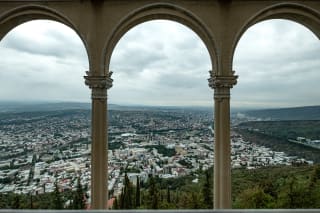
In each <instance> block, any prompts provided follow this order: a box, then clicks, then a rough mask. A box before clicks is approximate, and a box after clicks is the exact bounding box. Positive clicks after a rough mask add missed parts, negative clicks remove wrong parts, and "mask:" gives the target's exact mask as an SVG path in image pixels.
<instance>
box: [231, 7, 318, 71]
mask: <svg viewBox="0 0 320 213" xmlns="http://www.w3.org/2000/svg"><path fill="white" fill-rule="evenodd" d="M270 19H286V20H291V21H294V22H297V23H299V24H302V25H303V26H305V27H307V28H308V29H310V30H311V31H312V32H313V33H314V34H315V35H316V36H317V37H318V38H319V39H320V13H319V12H317V11H316V10H314V9H312V8H310V7H307V6H305V5H302V4H296V3H280V4H276V5H273V6H270V7H267V8H265V9H263V10H261V11H259V12H258V13H256V14H255V15H253V16H252V17H251V18H250V19H249V20H248V21H246V23H245V24H244V25H243V26H242V27H241V28H240V30H239V31H238V33H237V34H236V36H235V40H234V41H233V44H232V54H231V55H230V57H231V60H230V63H232V64H233V57H234V53H235V49H236V47H237V44H238V42H239V40H240V39H241V37H242V35H243V34H244V33H245V32H246V31H247V30H248V29H249V28H250V27H251V26H253V25H255V24H257V23H259V22H262V21H266V20H270ZM232 64H231V65H230V66H231V67H232Z"/></svg>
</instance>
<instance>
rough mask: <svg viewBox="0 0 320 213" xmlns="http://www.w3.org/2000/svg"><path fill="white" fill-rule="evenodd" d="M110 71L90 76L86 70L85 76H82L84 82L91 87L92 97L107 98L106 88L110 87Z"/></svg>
mask: <svg viewBox="0 0 320 213" xmlns="http://www.w3.org/2000/svg"><path fill="white" fill-rule="evenodd" d="M111 75H112V72H109V74H108V76H92V75H91V73H90V72H87V76H84V79H85V84H86V85H87V86H89V88H90V89H92V93H91V94H92V95H91V97H92V99H107V90H108V89H110V88H111V87H112V82H113V80H112V78H111Z"/></svg>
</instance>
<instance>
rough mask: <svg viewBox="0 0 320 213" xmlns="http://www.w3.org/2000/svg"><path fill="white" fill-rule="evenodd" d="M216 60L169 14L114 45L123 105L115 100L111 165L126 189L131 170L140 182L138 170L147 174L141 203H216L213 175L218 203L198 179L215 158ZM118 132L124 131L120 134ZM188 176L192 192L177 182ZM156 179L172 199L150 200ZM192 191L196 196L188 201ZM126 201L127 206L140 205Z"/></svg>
mask: <svg viewBox="0 0 320 213" xmlns="http://www.w3.org/2000/svg"><path fill="white" fill-rule="evenodd" d="M211 66H212V65H211V64H210V55H209V54H208V51H207V50H206V47H205V45H204V44H203V42H202V41H201V39H200V38H199V37H198V36H197V35H196V34H195V33H194V32H193V31H191V30H190V29H189V28H187V27H185V26H183V25H181V24H179V23H176V22H173V21H168V20H153V21H147V22H144V23H142V24H139V25H136V26H135V27H133V28H132V29H130V30H129V31H128V32H126V34H124V36H123V37H122V38H121V40H120V41H119V43H118V44H117V45H116V47H115V49H114V52H113V54H112V58H111V64H110V70H112V71H113V73H114V74H113V79H114V82H113V88H112V89H111V90H110V92H109V94H108V97H109V98H108V101H109V103H111V104H118V105H109V156H110V157H109V171H113V172H119V173H120V176H119V179H118V180H117V181H119V182H121V183H122V182H123V183H124V184H123V185H122V186H121V187H123V188H126V187H127V186H125V181H124V180H123V179H125V173H126V172H127V176H128V178H129V179H130V181H132V182H133V185H136V179H135V178H134V177H135V176H138V177H139V178H140V180H141V181H142V186H141V203H140V205H141V207H142V208H147V209H152V208H180V209H181V208H182V209H193V208H200V209H201V208H211V209H212V208H213V206H212V202H213V198H212V194H210V191H211V193H212V189H213V186H212V183H213V181H212V179H209V180H207V181H208V184H209V185H208V186H207V191H206V192H207V194H206V195H208V196H209V199H207V201H208V202H210V201H211V206H210V204H207V203H206V204H203V203H202V201H201V200H202V197H203V196H204V195H203V191H202V190H203V186H202V185H201V184H200V181H199V180H200V179H201V180H202V179H204V173H205V171H207V170H208V169H209V168H211V167H212V165H213V144H212V140H213V135H212V123H213V120H212V118H213V116H212V105H213V99H212V91H210V89H209V87H208V83H207V78H208V72H207V70H208V69H210V67H211ZM119 105H120V106H119ZM121 105H122V106H121ZM190 106H192V107H190ZM119 132H120V133H123V134H122V135H120V136H119V134H118V136H117V133H119ZM191 147H192V148H191ZM125 152H127V154H124V153H125ZM198 152H200V153H201V154H199V153H198ZM121 153H122V154H121ZM187 153H189V154H187ZM184 155H188V157H187V156H184ZM195 156H197V157H198V158H197V157H195ZM125 158H126V159H127V160H126V161H125V160H124V159H125ZM148 159H149V160H148ZM178 164H179V165H178ZM113 169H114V170H113ZM202 169H203V171H202ZM199 170H201V171H202V172H199ZM191 171H193V172H191ZM192 173H193V174H192ZM210 174H211V173H210ZM109 175H111V176H112V174H109ZM149 175H150V176H149ZM186 176H188V177H189V178H190V179H189V180H190V181H188V184H190V186H187V185H188V184H186V185H185V187H187V188H188V189H189V191H188V192H187V190H183V189H182V187H177V186H176V184H175V181H178V179H179V177H180V178H185V177H186ZM197 176H199V177H197ZM200 176H201V177H200ZM154 179H156V181H155V182H154ZM170 181H172V183H170ZM192 181H194V182H192ZM153 184H154V185H153ZM158 184H160V185H161V186H160V185H158ZM152 186H153V187H155V188H156V190H157V191H158V192H159V193H162V194H163V195H166V196H167V199H165V200H166V201H164V200H163V201H160V197H159V198H158V199H159V200H157V201H155V200H153V201H151V199H152V198H154V199H157V198H156V197H157V195H154V196H147V193H148V188H147V187H152ZM163 187H164V188H163ZM121 191H122V188H114V189H113V190H111V191H110V193H109V194H110V197H117V198H118V199H119V198H120V197H121ZM124 191H126V189H125V190H124ZM175 191H180V192H179V193H180V194H179V195H177V194H176V193H175ZM191 191H193V192H191ZM190 196H193V197H194V200H193V201H190V202H187V203H184V204H183V201H186V199H188V197H190ZM210 196H211V197H210ZM168 197H169V198H168ZM168 199H169V200H168ZM153 202H154V203H153ZM157 202H158V204H157V205H158V206H152V205H153V204H155V203H157ZM152 203H153V204H152ZM125 205H127V204H123V206H122V207H121V208H136V207H135V206H134V204H129V205H131V206H129V207H128V206H125Z"/></svg>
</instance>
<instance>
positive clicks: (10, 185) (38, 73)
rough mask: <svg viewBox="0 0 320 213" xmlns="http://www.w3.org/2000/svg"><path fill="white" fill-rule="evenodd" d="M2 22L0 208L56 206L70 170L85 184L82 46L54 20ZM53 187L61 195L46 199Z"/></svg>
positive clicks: (70, 181) (86, 111)
mask: <svg viewBox="0 0 320 213" xmlns="http://www.w3.org/2000/svg"><path fill="white" fill-rule="evenodd" d="M29 18H30V17H29ZM16 20H17V21H18V20H19V18H18V17H16ZM1 21H3V19H2V20H1ZM20 21H22V22H23V21H24V19H23V18H22V19H21V20H20ZM3 23H4V24H3V26H7V25H6V24H5V21H3ZM8 23H9V22H8ZM8 29H9V28H8ZM10 29H11V31H9V32H7V33H6V36H5V37H3V38H2V40H1V42H0V58H1V62H0V69H1V72H0V84H1V92H0V100H1V101H0V105H1V125H0V129H1V134H2V137H1V153H2V154H1V158H0V161H1V162H3V161H5V162H6V161H7V160H8V159H10V163H9V167H8V171H9V173H11V175H12V173H13V174H14V175H13V176H10V177H8V179H5V180H6V181H7V183H6V184H5V186H4V187H1V189H0V193H1V200H2V201H3V202H1V205H5V206H1V207H0V208H26V209H30V208H38V209H46V208H51V209H58V208H60V207H61V208H64V207H66V206H68V205H71V203H70V202H69V203H68V202H66V200H69V201H70V200H72V196H73V195H72V193H71V192H72V190H75V189H76V187H77V178H76V177H78V176H79V175H81V177H80V180H81V183H82V185H83V187H85V186H86V185H87V186H88V187H90V175H88V174H90V152H88V151H87V150H88V149H89V148H90V121H89V120H90V109H91V107H90V104H89V103H88V102H89V101H90V99H89V97H90V96H89V91H88V89H87V88H86V87H85V85H84V83H83V77H82V76H83V74H84V71H85V70H87V69H88V67H89V63H88V56H87V53H86V48H85V47H84V46H83V43H82V41H81V39H80V38H79V36H78V34H77V33H75V31H74V30H73V29H71V28H70V27H68V26H66V25H64V24H61V23H58V22H56V21H50V20H35V21H30V22H25V23H23V24H20V25H17V26H15V28H13V26H11V28H10ZM0 30H1V32H4V31H2V30H5V29H3V28H1V29H0ZM81 153H82V154H81ZM85 153H86V154H85ZM76 159H77V160H76ZM5 169H6V168H5ZM1 172H2V175H3V174H4V173H3V172H4V170H3V168H2V169H1ZM2 177H3V176H2ZM1 180H3V179H1ZM2 186H3V185H2ZM56 189H57V190H59V191H60V195H59V196H61V197H60V198H59V197H56V198H59V199H60V201H61V202H53V200H52V198H53V197H52V195H53V194H54V193H53V192H54V191H55V190H56ZM86 190H87V189H86ZM67 191H69V192H67ZM86 192H87V191H86ZM3 193H8V194H6V195H4V194H3ZM68 193H69V194H68ZM56 195H57V194H56ZM57 196H58V195H57ZM62 197H63V198H62ZM56 198H55V199H56ZM65 198H67V199H66V200H65ZM10 199H13V200H14V199H16V200H18V201H17V202H16V205H15V204H14V203H13V202H11V201H10Z"/></svg>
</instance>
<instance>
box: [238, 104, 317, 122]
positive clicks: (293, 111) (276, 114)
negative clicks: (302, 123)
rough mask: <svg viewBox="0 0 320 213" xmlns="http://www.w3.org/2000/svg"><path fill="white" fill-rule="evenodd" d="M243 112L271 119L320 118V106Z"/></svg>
mask: <svg viewBox="0 0 320 213" xmlns="http://www.w3.org/2000/svg"><path fill="white" fill-rule="evenodd" d="M243 114H245V115H247V116H251V117H256V118H261V119H270V120H320V106H305V107H293V108H280V109H263V110H250V111H246V112H243Z"/></svg>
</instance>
